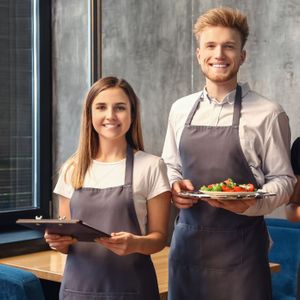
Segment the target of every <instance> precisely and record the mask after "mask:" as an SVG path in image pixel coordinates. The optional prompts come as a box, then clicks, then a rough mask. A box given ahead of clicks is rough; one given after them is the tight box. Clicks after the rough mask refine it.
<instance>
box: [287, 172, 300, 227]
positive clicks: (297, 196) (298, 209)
mask: <svg viewBox="0 0 300 300" xmlns="http://www.w3.org/2000/svg"><path fill="white" fill-rule="evenodd" d="M296 178H297V183H296V185H295V187H294V193H293V195H292V196H291V198H290V202H289V203H288V204H287V205H286V208H285V211H286V216H287V218H288V220H289V221H291V222H300V175H297V176H296Z"/></svg>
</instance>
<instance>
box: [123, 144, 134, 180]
mask: <svg viewBox="0 0 300 300" xmlns="http://www.w3.org/2000/svg"><path fill="white" fill-rule="evenodd" d="M132 178H133V149H132V148H131V147H130V146H129V145H128V146H127V153H126V167H125V185H132Z"/></svg>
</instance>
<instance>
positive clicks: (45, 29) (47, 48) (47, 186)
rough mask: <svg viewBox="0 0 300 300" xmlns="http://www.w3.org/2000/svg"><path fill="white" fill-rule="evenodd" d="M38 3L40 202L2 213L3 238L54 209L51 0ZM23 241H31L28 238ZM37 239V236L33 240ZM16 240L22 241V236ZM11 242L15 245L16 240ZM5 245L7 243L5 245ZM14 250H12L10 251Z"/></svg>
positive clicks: (21, 229)
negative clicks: (22, 222)
mask: <svg viewBox="0 0 300 300" xmlns="http://www.w3.org/2000/svg"><path fill="white" fill-rule="evenodd" d="M37 3H38V7H39V10H38V23H39V24H38V26H39V30H38V34H39V36H38V39H39V48H38V55H37V57H38V58H39V60H38V66H39V69H38V72H37V81H38V84H39V93H38V106H37V107H38V111H37V115H38V119H37V120H38V135H39V144H38V149H39V151H38V152H39V155H38V162H37V163H38V164H39V174H38V177H39V186H38V188H37V195H36V196H37V198H38V199H39V208H36V209H30V210H16V211H12V212H0V234H1V233H4V234H6V235H7V233H13V232H17V231H20V232H24V227H23V228H21V226H17V225H16V224H15V221H16V220H17V219H18V218H35V216H37V215H38V216H40V215H42V216H43V217H44V218H48V217H51V214H52V211H51V210H52V209H51V206H52V205H51V204H52V201H51V199H52V72H51V0H37ZM23 236H24V240H25V239H27V240H28V235H26V238H25V235H23ZM33 238H34V239H36V236H35V237H33ZM16 240H22V233H21V234H20V235H18V238H17V239H16ZM10 242H14V239H12V241H11V240H10ZM2 244H5V241H3V242H2ZM10 250H12V249H10Z"/></svg>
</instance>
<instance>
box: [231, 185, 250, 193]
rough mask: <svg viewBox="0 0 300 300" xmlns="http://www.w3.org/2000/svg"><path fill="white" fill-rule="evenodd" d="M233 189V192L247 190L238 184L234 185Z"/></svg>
mask: <svg viewBox="0 0 300 300" xmlns="http://www.w3.org/2000/svg"><path fill="white" fill-rule="evenodd" d="M233 190H234V191H235V192H247V190H246V189H243V188H242V187H240V186H238V185H237V186H234V187H233Z"/></svg>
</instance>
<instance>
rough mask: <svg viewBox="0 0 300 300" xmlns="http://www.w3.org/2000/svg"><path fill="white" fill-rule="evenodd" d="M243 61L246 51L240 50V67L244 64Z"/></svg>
mask: <svg viewBox="0 0 300 300" xmlns="http://www.w3.org/2000/svg"><path fill="white" fill-rule="evenodd" d="M245 60H246V50H242V52H241V61H240V65H242V64H243V63H244V62H245Z"/></svg>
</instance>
